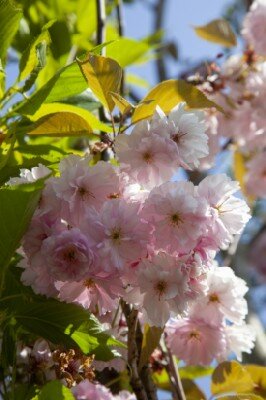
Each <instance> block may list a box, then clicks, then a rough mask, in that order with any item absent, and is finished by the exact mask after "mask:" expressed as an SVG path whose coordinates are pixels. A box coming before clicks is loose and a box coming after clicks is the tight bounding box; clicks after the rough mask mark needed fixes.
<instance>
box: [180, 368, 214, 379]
mask: <svg viewBox="0 0 266 400" xmlns="http://www.w3.org/2000/svg"><path fill="white" fill-rule="evenodd" d="M213 370H214V368H213V367H201V366H186V367H179V368H178V371H179V375H180V378H181V379H196V378H200V377H202V376H208V375H211V374H212V373H213Z"/></svg>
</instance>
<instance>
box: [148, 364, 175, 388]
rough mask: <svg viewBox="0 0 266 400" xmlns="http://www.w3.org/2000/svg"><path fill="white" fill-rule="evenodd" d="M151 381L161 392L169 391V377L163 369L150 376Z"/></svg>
mask: <svg viewBox="0 0 266 400" xmlns="http://www.w3.org/2000/svg"><path fill="white" fill-rule="evenodd" d="M152 379H153V381H154V383H155V385H156V386H157V387H158V388H159V389H162V390H169V391H170V390H171V383H170V381H169V375H168V373H167V372H166V369H165V368H163V369H162V370H161V371H158V372H154V373H153V374H152Z"/></svg>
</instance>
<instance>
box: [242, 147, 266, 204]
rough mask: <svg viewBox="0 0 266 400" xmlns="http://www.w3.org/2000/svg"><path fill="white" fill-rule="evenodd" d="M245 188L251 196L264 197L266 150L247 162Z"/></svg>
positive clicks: (265, 191)
mask: <svg viewBox="0 0 266 400" xmlns="http://www.w3.org/2000/svg"><path fill="white" fill-rule="evenodd" d="M247 167H248V172H247V174H246V176H245V180H246V189H247V191H248V193H249V194H250V195H251V196H254V197H261V198H265V197H266V152H265V151H264V152H262V153H259V154H257V155H255V156H254V157H253V158H252V159H251V160H250V161H249V162H248V163H247Z"/></svg>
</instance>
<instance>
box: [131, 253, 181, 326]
mask: <svg viewBox="0 0 266 400" xmlns="http://www.w3.org/2000/svg"><path fill="white" fill-rule="evenodd" d="M137 276H138V287H139V289H140V295H141V298H140V299H141V306H142V308H143V309H144V310H145V315H146V319H147V321H148V323H149V324H150V325H155V326H161V327H163V326H164V325H165V323H166V322H167V321H168V319H169V318H170V314H171V312H174V313H182V312H184V310H185V308H186V303H185V299H184V293H185V291H186V290H187V275H186V274H184V273H183V272H182V271H181V268H180V267H179V265H178V260H177V258H176V257H173V256H170V255H169V254H167V253H163V252H159V253H158V254H157V255H155V256H154V257H152V258H151V260H148V259H143V260H142V261H141V262H140V264H139V265H138V272H137Z"/></svg>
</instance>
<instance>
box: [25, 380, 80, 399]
mask: <svg viewBox="0 0 266 400" xmlns="http://www.w3.org/2000/svg"><path fill="white" fill-rule="evenodd" d="M52 399H54V400H75V397H74V395H73V394H72V392H71V390H70V389H68V388H67V387H65V386H64V385H63V384H62V383H61V382H60V381H52V382H49V383H47V384H46V385H45V386H44V387H43V388H42V389H41V391H40V392H39V393H38V394H37V395H36V396H34V397H33V398H32V400H52Z"/></svg>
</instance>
